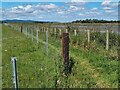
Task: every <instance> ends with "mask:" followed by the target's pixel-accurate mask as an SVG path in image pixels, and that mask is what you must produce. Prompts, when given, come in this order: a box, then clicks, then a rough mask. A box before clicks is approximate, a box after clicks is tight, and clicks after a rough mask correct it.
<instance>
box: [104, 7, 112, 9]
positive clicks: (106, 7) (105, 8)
mask: <svg viewBox="0 0 120 90" xmlns="http://www.w3.org/2000/svg"><path fill="white" fill-rule="evenodd" d="M111 9H112V8H110V7H104V8H103V10H111Z"/></svg>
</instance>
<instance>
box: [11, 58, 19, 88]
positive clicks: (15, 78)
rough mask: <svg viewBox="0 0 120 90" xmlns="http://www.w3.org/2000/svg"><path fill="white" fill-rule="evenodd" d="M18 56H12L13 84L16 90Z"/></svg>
mask: <svg viewBox="0 0 120 90" xmlns="http://www.w3.org/2000/svg"><path fill="white" fill-rule="evenodd" d="M16 60H17V59H16V57H11V62H12V67H13V84H14V87H15V90H18V76H17V64H16Z"/></svg>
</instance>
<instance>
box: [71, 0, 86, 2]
mask: <svg viewBox="0 0 120 90" xmlns="http://www.w3.org/2000/svg"><path fill="white" fill-rule="evenodd" d="M71 2H86V0H71Z"/></svg>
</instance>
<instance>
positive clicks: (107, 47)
mask: <svg viewBox="0 0 120 90" xmlns="http://www.w3.org/2000/svg"><path fill="white" fill-rule="evenodd" d="M108 49H109V31H108V30H107V31H106V50H108Z"/></svg>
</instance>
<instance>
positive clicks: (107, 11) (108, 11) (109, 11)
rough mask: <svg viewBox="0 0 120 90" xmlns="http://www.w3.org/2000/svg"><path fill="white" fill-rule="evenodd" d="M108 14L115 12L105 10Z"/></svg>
mask: <svg viewBox="0 0 120 90" xmlns="http://www.w3.org/2000/svg"><path fill="white" fill-rule="evenodd" d="M105 12H106V13H113V12H114V10H105Z"/></svg>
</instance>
